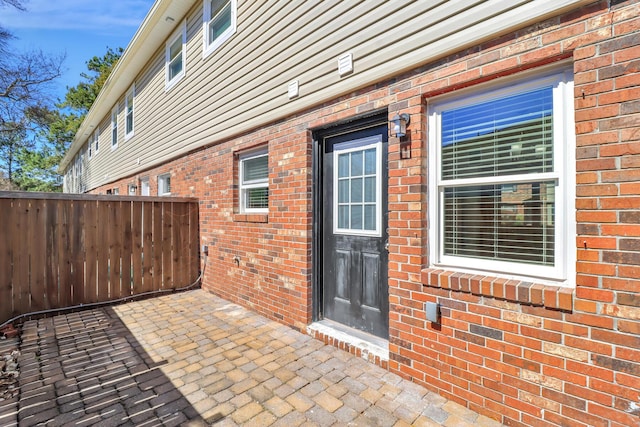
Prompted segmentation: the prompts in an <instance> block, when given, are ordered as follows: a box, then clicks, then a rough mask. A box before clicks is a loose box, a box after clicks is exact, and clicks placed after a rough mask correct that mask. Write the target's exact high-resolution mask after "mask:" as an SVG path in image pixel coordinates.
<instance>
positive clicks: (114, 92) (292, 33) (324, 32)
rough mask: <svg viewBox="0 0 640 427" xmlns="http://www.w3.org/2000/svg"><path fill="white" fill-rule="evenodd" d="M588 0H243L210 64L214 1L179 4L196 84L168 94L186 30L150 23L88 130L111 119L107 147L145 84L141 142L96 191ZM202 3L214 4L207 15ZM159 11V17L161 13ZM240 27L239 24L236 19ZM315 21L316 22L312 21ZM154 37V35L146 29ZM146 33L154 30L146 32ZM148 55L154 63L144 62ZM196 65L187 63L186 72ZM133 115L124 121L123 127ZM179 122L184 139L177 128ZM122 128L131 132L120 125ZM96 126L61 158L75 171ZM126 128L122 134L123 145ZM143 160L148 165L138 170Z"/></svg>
mask: <svg viewBox="0 0 640 427" xmlns="http://www.w3.org/2000/svg"><path fill="white" fill-rule="evenodd" d="M583 4H586V1H585V0H557V1H555V0H554V1H551V0H540V1H536V2H533V1H526V0H525V1H524V2H518V4H517V5H514V4H511V3H509V2H504V3H501V2H473V3H469V2H465V1H461V0H451V1H449V2H437V3H433V2H416V3H412V6H411V7H406V5H405V4H404V3H403V2H387V1H375V0H372V1H366V2H347V1H344V2H311V1H300V2H278V1H274V2H271V1H269V2H262V1H258V2H245V1H243V2H237V6H235V5H234V2H232V3H231V5H232V8H231V10H232V12H234V11H236V7H237V29H236V30H235V33H234V34H233V36H232V37H230V38H229V39H228V40H227V41H226V42H225V43H223V44H221V45H220V46H218V47H217V48H215V49H214V50H212V51H211V52H210V54H208V55H205V56H206V60H192V58H201V57H202V54H203V43H205V34H208V33H203V30H204V29H205V28H206V25H204V22H207V23H208V19H207V18H206V17H205V16H204V15H203V11H204V9H206V8H207V7H209V8H210V6H206V3H203V2H201V1H196V2H193V3H191V6H190V7H189V6H188V4H186V3H182V2H171V6H172V7H173V8H178V9H180V10H181V14H172V15H171V16H172V17H173V18H174V19H175V20H176V21H175V22H176V24H178V25H179V23H180V22H182V21H183V20H184V22H186V44H185V46H184V54H185V57H186V62H185V64H186V65H187V69H188V76H185V77H184V78H182V79H181V80H180V81H179V83H178V84H177V85H176V86H175V87H174V88H172V89H171V90H169V91H166V49H165V47H166V46H165V43H166V42H167V41H168V40H169V38H170V37H171V35H172V34H174V33H175V31H176V29H177V28H176V26H174V25H169V24H167V21H166V20H165V18H166V14H162V15H161V14H160V13H159V12H158V16H151V17H150V18H153V19H151V20H150V21H149V22H148V24H149V26H150V27H153V28H150V27H149V28H146V27H145V28H144V30H145V31H142V30H141V32H140V33H139V34H138V37H135V38H134V39H133V40H132V45H131V46H130V47H129V48H130V49H131V50H129V52H128V53H127V54H126V55H124V57H123V58H122V59H121V60H120V61H119V63H118V65H117V66H116V69H115V70H114V73H113V74H112V76H111V77H110V81H109V84H108V85H105V88H104V90H103V93H102V94H101V96H99V97H98V100H97V102H96V103H95V104H94V106H93V107H92V110H91V112H90V113H89V115H88V116H87V120H85V123H86V124H83V126H89V125H94V124H96V123H98V122H100V123H101V129H102V131H103V134H102V135H101V140H102V141H101V142H102V143H103V145H104V144H109V142H108V141H110V136H109V134H108V132H109V131H108V129H109V110H110V109H111V108H112V106H113V105H114V103H115V102H116V100H119V109H120V110H123V99H124V96H125V93H126V92H127V91H128V90H129V88H130V87H131V85H132V84H133V83H134V81H135V84H136V95H135V133H136V135H135V137H134V138H135V141H136V143H135V144H120V145H121V147H120V148H118V150H116V151H114V152H113V153H110V155H109V156H105V155H101V156H98V158H97V159H96V160H95V161H93V162H92V167H91V168H92V173H91V174H90V175H87V177H88V179H89V181H88V186H89V188H90V189H93V188H97V187H99V186H102V185H104V184H105V182H104V177H105V176H106V175H108V176H109V179H112V180H115V179H118V178H121V177H125V176H133V175H135V174H139V173H144V171H145V170H148V169H149V168H150V167H153V166H158V165H161V164H163V163H165V162H167V161H168V160H170V159H173V158H176V157H179V156H181V155H184V154H186V153H189V152H192V151H193V150H197V149H199V148H201V147H203V146H204V145H207V144H215V143H217V142H219V141H222V140H227V139H229V138H233V137H234V136H237V135H240V134H242V133H243V132H247V131H249V130H251V129H258V128H260V127H261V126H264V125H265V124H268V123H273V122H276V121H278V120H283V119H285V118H287V117H291V116H292V115H295V114H297V113H298V112H300V111H304V110H306V109H309V108H312V107H314V106H317V105H320V104H322V103H324V102H329V101H331V100H333V99H336V98H338V97H341V96H344V95H345V94H349V93H353V92H354V91H357V90H359V89H361V88H363V87H366V86H367V85H371V84H375V83H376V82H380V81H384V80H385V79H388V78H391V77H393V76H396V75H398V74H399V73H403V72H404V71H407V70H410V69H413V68H415V67H418V66H420V65H423V64H426V63H430V62H433V61H435V60H437V59H439V58H442V57H443V56H444V55H446V54H449V53H453V52H457V51H459V50H461V49H464V48H465V47H469V46H473V45H476V44H478V43H481V42H482V41H483V40H488V39H491V38H493V37H495V35H496V34H504V33H505V32H506V31H510V30H515V29H518V28H522V27H523V26H524V25H528V24H530V23H534V22H540V20H541V19H543V18H544V17H548V16H549V15H556V14H558V13H560V11H562V10H566V9H567V8H575V7H579V6H580V5H583ZM203 5H204V6H205V7H203ZM160 15H161V16H160ZM233 21H234V22H235V20H233ZM309 23H313V25H309ZM147 30H148V31H147ZM147 32H151V33H153V32H155V33H153V34H154V36H153V37H151V36H148V35H147ZM345 52H352V54H353V61H354V62H353V65H354V71H353V73H352V74H351V75H350V76H349V77H340V76H339V75H338V71H337V58H338V57H339V56H340V55H341V54H343V53H345ZM142 59H144V62H143V61H142ZM187 63H188V64H187ZM293 80H297V81H298V82H299V89H300V92H299V96H297V97H295V98H293V99H289V97H288V96H287V87H288V84H289V83H290V82H291V81H293ZM123 119H124V115H123V114H122V112H121V114H120V120H123ZM178 124H179V129H180V132H176V126H178ZM120 127H122V125H120ZM91 131H93V129H91V130H90V131H89V130H87V129H83V128H81V130H80V132H78V136H77V140H76V141H74V143H73V145H72V148H71V150H69V152H68V153H67V156H65V159H64V160H63V161H62V162H61V166H62V168H63V169H64V168H67V167H68V164H69V163H70V162H71V161H72V160H73V158H74V155H75V154H76V153H77V151H78V149H79V148H80V146H81V145H82V144H84V143H86V138H87V137H86V136H85V134H90V132H91ZM123 135H124V132H123V131H122V130H121V132H120V138H122V137H123ZM137 159H141V161H140V162H138V161H137Z"/></svg>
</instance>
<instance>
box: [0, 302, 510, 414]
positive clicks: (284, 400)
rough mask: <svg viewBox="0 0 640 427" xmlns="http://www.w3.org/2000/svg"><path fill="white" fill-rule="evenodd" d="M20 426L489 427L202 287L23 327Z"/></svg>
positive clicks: (462, 410)
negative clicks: (338, 426) (201, 288)
mask: <svg viewBox="0 0 640 427" xmlns="http://www.w3.org/2000/svg"><path fill="white" fill-rule="evenodd" d="M21 351H22V356H21V374H20V387H21V395H20V399H19V403H18V409H17V414H15V419H14V420H13V421H12V420H11V418H10V416H5V418H4V419H3V420H2V424H3V425H12V424H15V423H16V422H17V423H18V424H19V425H20V426H31V425H47V426H61V425H78V426H86V425H103V426H117V425H132V426H133V425H135V426H142V425H145V426H147V425H148V426H152V425H154V426H155V425H166V426H169V425H194V426H200V425H219V426H235V425H255V426H269V425H273V426H287V427H289V426H299V425H305V426H312V425H314V426H333V425H351V426H406V425H417V426H438V425H444V426H470V425H477V426H498V425H500V424H499V423H497V422H495V421H493V420H490V419H488V418H486V417H484V416H479V415H478V414H476V413H474V412H472V411H469V410H467V409H465V408H464V407H462V406H460V405H458V404H455V403H453V402H449V401H447V400H445V399H443V398H442V397H439V396H438V395H436V394H434V393H431V392H428V391H427V390H426V389H424V388H423V387H420V386H418V385H416V384H413V383H411V382H410V381H406V380H403V379H401V378H400V377H399V376H397V375H395V374H392V373H389V372H388V371H385V370H384V369H381V368H379V367H377V366H375V365H372V364H370V363H368V362H366V361H365V360H364V359H361V358H357V357H355V356H352V355H350V354H349V353H346V352H344V351H341V350H339V349H336V348H334V347H331V346H326V345H324V344H323V343H321V342H320V341H318V340H314V339H312V338H311V337H309V336H308V335H305V334H301V333H299V332H296V331H295V330H293V329H291V328H288V327H286V326H283V325H280V324H278V323H276V322H273V321H270V320H267V319H265V318H264V317H261V316H259V315H257V314H255V313H252V312H250V311H248V310H246V309H243V308H241V307H239V306H237V305H235V304H231V303H228V302H226V301H224V300H222V299H220V298H217V297H215V296H213V295H211V294H208V293H206V292H204V291H201V290H196V291H191V292H186V293H181V294H174V295H167V296H163V297H158V298H153V299H148V300H144V301H137V302H131V303H127V304H123V305H118V306H114V307H106V308H101V309H96V310H90V311H83V312H78V313H74V314H69V315H64V316H57V317H54V318H50V319H44V320H40V321H30V322H27V323H26V324H25V325H24V328H23V335H22V346H21Z"/></svg>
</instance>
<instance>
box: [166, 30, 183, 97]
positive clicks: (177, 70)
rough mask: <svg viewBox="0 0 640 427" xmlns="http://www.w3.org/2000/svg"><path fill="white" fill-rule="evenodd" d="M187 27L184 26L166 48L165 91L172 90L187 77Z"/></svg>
mask: <svg viewBox="0 0 640 427" xmlns="http://www.w3.org/2000/svg"><path fill="white" fill-rule="evenodd" d="M186 43H187V26H186V23H183V24H182V28H180V29H179V30H178V31H177V32H176V33H174V34H173V36H172V37H171V38H170V39H169V41H168V42H167V44H166V47H165V89H166V90H169V89H171V88H172V87H173V86H174V85H175V84H176V83H178V82H179V81H180V79H181V78H182V77H184V75H185V68H186V61H187V55H186V49H185V48H186Z"/></svg>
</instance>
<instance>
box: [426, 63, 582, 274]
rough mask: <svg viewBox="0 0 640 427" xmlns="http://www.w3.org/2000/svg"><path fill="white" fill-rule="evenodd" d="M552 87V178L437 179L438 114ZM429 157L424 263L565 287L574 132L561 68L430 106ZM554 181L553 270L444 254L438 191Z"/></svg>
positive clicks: (571, 264) (566, 73)
mask: <svg viewBox="0 0 640 427" xmlns="http://www.w3.org/2000/svg"><path fill="white" fill-rule="evenodd" d="M545 86H552V97H553V100H552V102H553V115H552V120H553V127H552V129H553V162H554V168H553V171H552V172H540V173H532V174H519V175H518V174H510V175H506V176H505V175H501V176H496V177H475V178H460V179H441V166H442V165H441V161H442V152H441V148H442V147H441V114H442V112H443V111H447V110H452V109H455V108H461V107H465V106H470V105H473V104H477V103H481V102H486V101H489V100H493V99H500V98H504V97H507V96H510V95H514V94H517V93H522V92H526V91H530V90H534V89H537V88H541V87H545ZM427 121H428V147H429V152H430V153H434V155H430V156H429V224H430V225H429V259H430V264H431V265H432V266H433V267H436V268H447V269H454V270H460V271H463V272H472V273H476V272H479V271H481V272H483V273H485V274H486V273H490V274H491V275H493V276H502V277H508V278H512V277H516V278H526V279H530V278H535V279H537V280H538V281H542V282H549V283H553V284H567V283H568V282H569V280H570V278H571V277H572V276H575V263H576V255H575V250H574V249H575V243H574V242H575V236H576V225H575V185H576V178H575V173H576V169H575V147H576V145H575V128H574V106H573V73H572V71H571V70H568V69H566V68H562V69H557V68H555V69H551V70H543V71H532V72H528V73H522V74H518V75H516V76H512V77H511V78H506V79H503V80H500V81H499V82H496V83H490V84H487V85H482V86H479V87H472V88H469V89H466V90H464V91H463V92H461V93H460V94H456V95H454V96H443V97H441V98H437V99H435V100H433V101H431V102H430V105H429V108H428V112H427ZM545 180H555V183H556V185H555V199H554V202H555V212H554V227H555V228H554V251H555V252H554V265H553V266H545V265H539V264H533V263H525V262H515V261H502V260H489V259H484V258H473V257H463V256H455V255H445V254H444V220H443V219H444V218H443V217H444V211H443V209H444V188H445V187H447V186H448V187H449V188H451V187H456V188H460V187H461V186H465V185H468V186H471V185H483V184H487V185H489V184H516V183H518V182H533V181H538V182H539V181H545Z"/></svg>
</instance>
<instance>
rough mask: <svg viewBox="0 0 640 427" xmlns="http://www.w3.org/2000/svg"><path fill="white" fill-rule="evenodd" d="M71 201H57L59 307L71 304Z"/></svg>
mask: <svg viewBox="0 0 640 427" xmlns="http://www.w3.org/2000/svg"><path fill="white" fill-rule="evenodd" d="M70 210H71V203H59V204H58V207H57V211H58V230H59V239H58V242H57V245H56V246H57V248H58V249H57V250H58V254H57V256H58V301H59V304H60V305H59V306H60V307H67V306H69V305H71V288H72V276H71V251H70V248H71V236H70V230H71V227H70V225H69V218H70V216H69V215H70V213H69V211H70Z"/></svg>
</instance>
